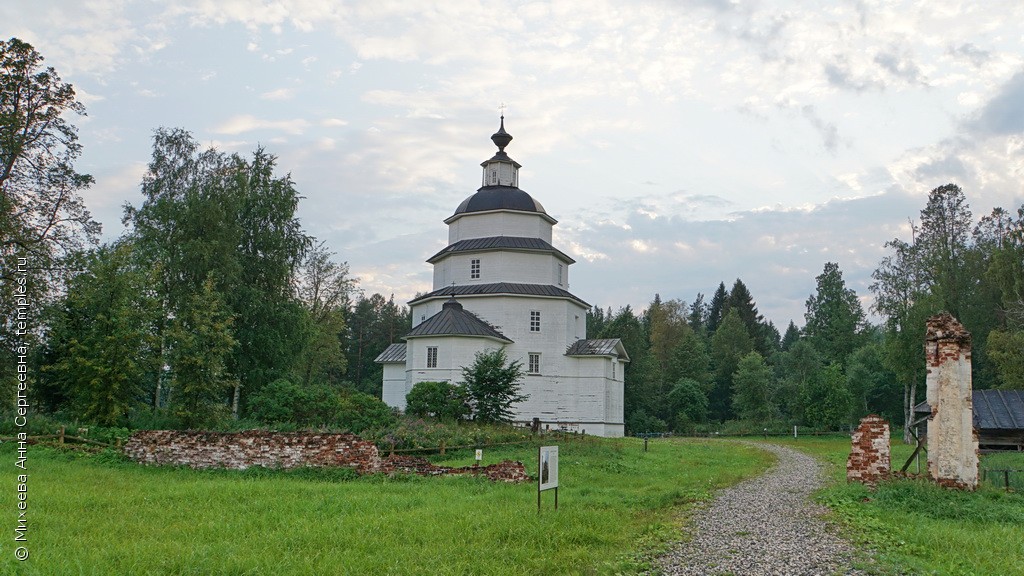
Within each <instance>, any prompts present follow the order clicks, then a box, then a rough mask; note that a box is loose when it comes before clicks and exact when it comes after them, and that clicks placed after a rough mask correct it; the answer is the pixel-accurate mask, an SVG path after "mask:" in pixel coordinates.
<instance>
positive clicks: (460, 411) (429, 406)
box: [405, 382, 469, 420]
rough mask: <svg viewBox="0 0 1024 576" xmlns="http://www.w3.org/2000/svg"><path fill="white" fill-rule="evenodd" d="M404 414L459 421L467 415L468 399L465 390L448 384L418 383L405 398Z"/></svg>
mask: <svg viewBox="0 0 1024 576" xmlns="http://www.w3.org/2000/svg"><path fill="white" fill-rule="evenodd" d="M405 413H406V414H409V415H411V416H419V417H428V416H433V417H435V418H438V419H441V420H460V419H462V418H465V417H466V416H467V415H469V398H468V396H467V395H466V389H465V388H463V387H462V386H459V385H456V384H452V383H450V382H420V383H418V384H416V385H415V386H413V387H412V390H410V391H409V394H407V395H406V397H405Z"/></svg>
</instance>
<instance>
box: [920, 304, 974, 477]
mask: <svg viewBox="0 0 1024 576" xmlns="http://www.w3.org/2000/svg"><path fill="white" fill-rule="evenodd" d="M924 351H925V357H926V362H927V367H928V377H927V386H928V392H927V393H928V396H927V399H928V405H929V406H930V407H931V414H930V415H929V416H928V475H929V476H930V477H931V478H932V479H933V480H935V482H937V483H939V484H941V485H943V486H948V487H952V488H962V489H967V490H974V489H975V488H977V486H978V435H977V433H976V432H975V430H974V415H973V409H972V405H971V395H972V390H971V388H972V386H971V333H970V332H968V331H967V330H965V329H964V327H963V325H962V324H960V322H958V321H957V320H956V318H953V316H952V315H950V314H948V313H945V312H944V313H942V314H938V315H936V316H932V317H931V318H929V319H928V324H927V332H926V333H925V345H924Z"/></svg>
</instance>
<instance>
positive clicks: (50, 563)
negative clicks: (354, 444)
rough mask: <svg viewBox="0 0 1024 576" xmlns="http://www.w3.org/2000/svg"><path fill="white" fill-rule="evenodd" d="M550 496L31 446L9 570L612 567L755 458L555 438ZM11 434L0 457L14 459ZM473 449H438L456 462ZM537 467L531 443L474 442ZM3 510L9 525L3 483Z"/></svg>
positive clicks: (645, 553) (4, 557) (0, 553)
mask: <svg viewBox="0 0 1024 576" xmlns="http://www.w3.org/2000/svg"><path fill="white" fill-rule="evenodd" d="M553 443H555V444H558V445H559V446H560V448H559V464H560V465H559V478H560V484H561V487H560V489H559V509H558V510H557V511H555V510H554V509H553V494H551V493H550V492H545V493H544V494H543V510H542V511H541V513H538V512H537V493H536V484H519V485H512V484H504V483H492V482H490V481H487V480H482V479H476V478H471V477H446V478H420V477H410V476H397V477H384V476H373V477H363V478H354V477H352V476H351V475H350V474H348V473H346V472H311V471H296V472H282V471H264V470H255V471H244V472H235V471H194V470H189V469H183V468H155V467H143V466H139V465H136V464H133V463H128V462H123V461H121V460H120V459H119V458H117V457H114V456H111V455H109V454H107V455H106V456H82V455H78V454H71V453H66V452H59V451H57V450H52V449H45V448H42V447H32V448H31V451H30V458H29V461H28V466H29V471H28V472H29V475H30V476H29V500H28V502H29V507H28V511H27V512H28V514H27V518H28V526H29V530H28V549H29V550H30V554H31V556H30V558H29V559H28V560H27V561H25V562H18V561H16V560H15V559H14V558H13V554H12V551H13V542H12V539H13V536H11V537H9V538H8V539H7V541H6V542H5V543H4V544H3V545H2V547H0V572H3V573H12V574H87V575H88V574H103V575H107V574H125V575H130V574H239V575H242V574H245V575H259V574H273V575H286V574H310V575H313V574H317V575H320V574H513V573H514V574H612V573H635V572H637V571H639V570H642V569H643V568H644V567H645V565H646V562H647V558H649V557H650V555H651V554H652V553H653V552H654V551H657V550H658V549H659V547H661V546H664V544H665V543H666V542H667V541H668V540H670V539H671V538H673V537H675V536H677V533H676V532H675V530H674V528H675V527H676V525H677V522H678V519H679V518H680V513H681V512H682V511H685V510H686V509H688V507H689V506H690V505H691V504H692V503H693V502H696V501H700V500H703V499H706V498H708V497H709V496H710V495H711V493H712V491H713V490H715V489H717V488H721V487H724V486H727V485H731V484H733V483H735V482H738V481H740V480H742V479H743V478H746V477H750V476H752V475H755V474H758V473H760V472H761V471H763V470H764V469H765V468H767V467H768V466H769V465H770V464H771V461H772V457H771V456H770V455H768V454H766V453H764V452H761V451H759V450H756V449H753V448H750V447H745V446H742V445H736V444H731V443H722V442H707V441H700V440H659V441H653V442H651V443H650V451H649V452H647V453H645V452H644V451H643V443H642V441H638V440H636V439H614V440H613V439H594V438H585V439H580V440H565V441H558V442H553ZM14 457H15V455H14V452H13V450H12V449H11V447H10V445H9V444H8V445H5V446H2V447H0V461H4V462H7V463H8V465H7V467H8V468H9V469H13V465H11V463H13V461H14ZM472 458H473V454H472V451H461V452H454V453H449V454H447V455H446V456H444V457H440V456H439V457H435V458H434V460H435V461H437V462H443V463H449V464H469V463H471V462H472ZM505 458H509V459H517V460H521V461H523V462H524V463H525V464H526V465H527V469H528V471H529V472H530V473H531V474H536V446H530V445H525V446H517V447H499V448H495V449H486V450H485V454H484V463H485V464H487V463H491V462H495V461H498V460H500V459H505ZM7 476H8V473H5V474H4V477H5V481H4V482H3V485H5V486H7V488H6V489H5V490H3V491H0V509H2V510H5V511H6V513H5V514H4V517H7V518H8V519H9V523H10V525H9V526H7V527H5V528H6V529H8V530H9V532H8V533H9V534H11V533H12V532H13V528H14V524H15V519H16V503H15V498H16V493H15V490H14V479H13V477H11V478H7Z"/></svg>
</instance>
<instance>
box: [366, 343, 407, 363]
mask: <svg viewBox="0 0 1024 576" xmlns="http://www.w3.org/2000/svg"><path fill="white" fill-rule="evenodd" d="M373 361H374V362H376V363H378V364H387V363H391V362H396V363H397V362H401V363H402V364H405V343H399V344H389V345H388V347H387V348H385V349H384V351H383V352H381V353H380V354H379V355H378V356H377V357H376V358H374V359H373Z"/></svg>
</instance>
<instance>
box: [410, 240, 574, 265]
mask: <svg viewBox="0 0 1024 576" xmlns="http://www.w3.org/2000/svg"><path fill="white" fill-rule="evenodd" d="M480 250H529V251H540V252H552V253H554V254H555V256H558V258H559V259H561V260H563V261H564V262H567V263H569V264H572V263H574V262H576V261H575V260H573V259H572V258H570V257H569V256H567V255H566V254H565V253H563V252H562V251H561V250H558V249H557V248H555V247H554V246H552V245H551V244H548V243H547V242H545V241H544V240H541V239H540V238H527V237H521V236H488V237H486V238H470V239H468V240H459V241H458V242H456V243H454V244H451V245H449V246H448V247H446V248H445V249H444V250H441V251H440V252H438V253H437V254H434V255H433V256H431V257H430V258H428V259H427V262H429V263H431V264H433V263H434V262H436V261H438V260H440V259H441V258H442V257H444V256H447V255H449V254H454V253H456V252H476V251H480Z"/></svg>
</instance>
